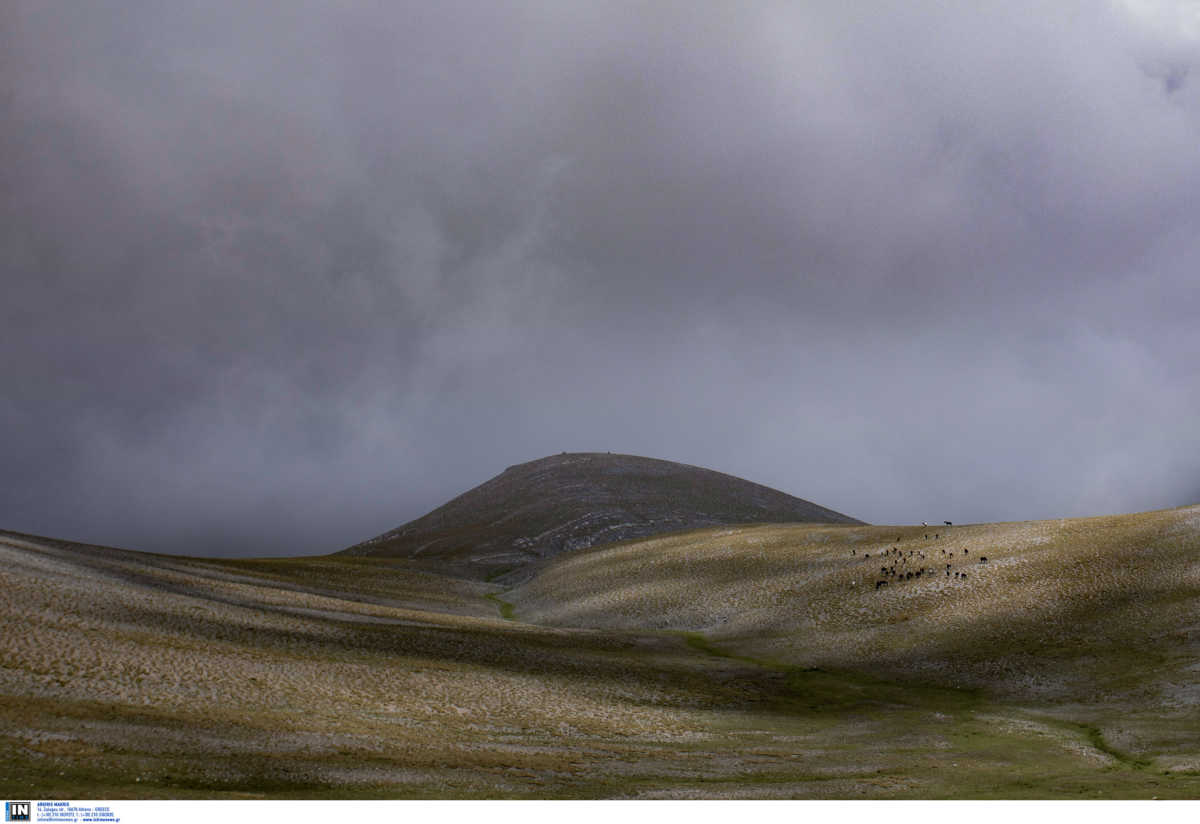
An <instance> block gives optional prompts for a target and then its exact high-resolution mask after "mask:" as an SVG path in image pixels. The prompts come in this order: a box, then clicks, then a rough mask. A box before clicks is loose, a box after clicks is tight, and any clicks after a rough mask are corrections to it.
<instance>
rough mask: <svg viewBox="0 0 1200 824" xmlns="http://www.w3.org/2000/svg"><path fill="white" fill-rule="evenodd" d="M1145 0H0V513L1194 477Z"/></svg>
mask: <svg viewBox="0 0 1200 824" xmlns="http://www.w3.org/2000/svg"><path fill="white" fill-rule="evenodd" d="M1156 9H1157V10H1156ZM1164 9H1165V10H1166V11H1164ZM1169 11H1170V7H1169V5H1161V6H1157V7H1153V8H1152V7H1149V6H1145V4H1141V5H1138V6H1125V5H1120V4H1104V3H1092V2H1077V3H1065V4H1060V5H1056V6H1054V7H1052V8H1045V7H1043V5H1042V4H1013V3H994V4H991V3H989V4H983V5H978V4H975V5H973V6H971V7H969V8H968V7H964V8H961V9H948V8H945V7H944V6H943V5H942V4H933V3H916V4H913V3H882V4H877V5H873V6H872V7H871V8H870V9H868V8H867V7H865V6H861V5H859V4H849V5H847V4H844V3H808V4H799V5H797V4H791V3H771V2H763V3H753V4H742V3H739V4H722V3H717V4H711V5H709V6H706V7H704V8H703V9H700V8H698V7H696V6H695V4H691V3H674V2H629V3H617V4H609V3H606V4H541V3H532V2H530V3H495V4H487V5H486V7H484V6H480V5H479V4H477V3H442V4H436V5H434V6H430V5H428V4H417V5H405V4H400V5H394V4H383V3H374V2H366V0H362V1H361V2H357V1H355V2H341V3H323V2H316V0H311V1H310V2H303V3H263V4H233V3H221V2H218V3H212V2H206V3H199V2H184V3H172V4H169V5H167V6H163V5H162V4H157V3H130V2H122V3H94V4H87V5H85V6H79V5H78V4H67V3H41V2H32V1H31V0H14V2H11V3H7V4H5V7H4V10H3V11H0V32H3V34H0V38H3V40H2V41H0V106H3V112H4V117H3V121H2V122H3V126H2V127H0V155H2V156H4V157H5V158H6V159H8V162H6V164H5V165H4V168H3V169H0V209H2V210H3V211H2V212H0V214H2V216H3V220H0V241H2V243H0V250H2V251H0V266H2V267H3V269H2V272H0V276H2V278H3V282H4V284H5V289H6V293H7V295H6V297H7V300H6V301H5V302H4V305H3V306H2V307H0V324H2V325H3V335H4V346H3V348H2V349H0V380H3V382H4V385H5V387H6V392H5V394H4V396H3V398H2V400H0V422H2V423H3V425H4V433H5V434H4V436H3V437H2V438H0V460H2V462H3V465H5V466H6V467H7V468H8V479H7V480H6V483H5V484H4V485H3V486H2V487H0V526H4V527H6V528H12V529H25V530H28V531H39V532H43V533H47V534H53V535H60V536H63V537H74V538H81V539H87V540H94V541H102V542H108V543H114V544H126V545H131V546H135V547H139V548H146V549H161V550H166V551H179V552H197V553H204V552H214V553H221V554H238V553H263V554H279V553H290V552H296V553H299V552H315V551H325V550H333V549H337V548H339V547H341V546H343V545H347V544H349V543H352V542H354V541H357V540H360V539H362V538H365V537H368V536H369V535H372V534H375V533H378V532H381V531H383V530H385V529H388V528H390V527H392V526H395V525H396V524H398V523H401V522H403V521H405V520H407V519H409V518H412V517H415V516H417V515H419V514H421V513H422V512H423V511H424V510H425V509H427V508H430V507H432V506H435V505H437V504H439V503H441V502H442V501H444V500H445V499H446V498H448V497H450V496H451V495H454V494H456V493H458V492H461V491H463V490H465V489H466V488H468V487H470V486H472V485H474V484H475V483H477V482H480V481H482V480H484V479H485V478H487V477H489V476H490V475H492V474H494V473H496V472H498V471H500V470H501V469H503V468H504V467H505V466H506V465H508V464H511V463H514V462H517V461H522V460H528V459H531V458H534V457H538V456H540V455H543V454H548V453H551V452H558V451H562V450H576V449H579V450H583V449H596V450H613V451H622V452H635V453H642V454H648V455H653V456H656V457H664V458H669V459H674V460H680V461H685V462H688V463H694V464H700V465H706V466H710V467H713V468H716V469H720V470H722V471H727V472H733V473H736V474H740V475H743V476H745V477H748V478H751V479H753V480H756V481H760V482H764V483H769V484H772V485H775V486H777V487H779V488H781V489H784V490H786V491H788V492H791V493H794V494H797V495H800V496H802V497H806V498H810V499H812V500H814V501H816V502H818V503H820V504H822V505H825V506H830V507H833V508H835V509H839V510H841V511H845V512H848V513H850V514H853V515H855V516H857V517H861V518H865V519H867V520H872V521H876V522H887V521H912V520H920V519H922V518H927V517H938V516H940V514H941V513H942V512H945V513H946V515H945V517H950V518H952V519H954V520H956V521H957V520H992V519H1017V518H1034V517H1056V516H1069V515H1080V514H1097V513H1101V512H1110V511H1120V510H1126V511H1127V510H1133V509H1144V508H1151V507H1158V506H1172V505H1178V504H1184V503H1193V502H1195V501H1194V499H1195V497H1196V494H1197V489H1198V488H1200V487H1197V483H1200V481H1198V480H1197V478H1198V477H1200V472H1198V470H1200V466H1198V465H1197V461H1196V460H1195V459H1194V458H1193V457H1192V456H1193V455H1195V454H1198V453H1197V450H1196V449H1195V448H1189V447H1194V446H1195V445H1196V435H1195V434H1194V426H1193V425H1192V423H1191V419H1192V415H1191V411H1192V410H1194V409H1195V408H1196V406H1197V401H1200V397H1197V396H1198V394H1200V380H1197V378H1198V377H1200V376H1198V375H1197V372H1196V367H1195V366H1194V365H1193V361H1194V358H1192V357H1191V354H1192V353H1194V352H1195V351H1197V345H1198V344H1200V340H1198V339H1197V333H1196V331H1195V324H1194V318H1195V316H1196V312H1195V311H1194V310H1195V309H1196V308H1197V307H1196V301H1197V298H1196V297H1195V295H1196V291H1195V289H1194V288H1193V286H1192V284H1193V282H1194V274H1193V270H1194V267H1193V266H1192V265H1191V263H1192V261H1194V260H1196V259H1197V252H1200V249H1197V242H1196V241H1195V238H1196V237H1200V233H1197V231H1196V230H1197V228H1200V227H1198V226H1197V219H1198V218H1200V211H1198V209H1197V202H1196V198H1195V195H1194V193H1195V192H1196V191H1200V186H1198V184H1200V141H1197V139H1196V138H1197V131H1198V130H1197V126H1198V122H1200V121H1198V118H1200V98H1198V97H1197V94H1200V92H1197V90H1196V86H1195V84H1194V83H1192V82H1191V67H1192V65H1193V63H1194V55H1195V46H1196V43H1197V38H1196V33H1195V32H1192V31H1190V30H1189V29H1188V28H1187V27H1186V26H1184V25H1181V24H1179V23H1178V21H1177V19H1176V18H1175V17H1173V16H1172V14H1170V13H1168V12H1169Z"/></svg>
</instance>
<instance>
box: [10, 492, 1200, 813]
mask: <svg viewBox="0 0 1200 824" xmlns="http://www.w3.org/2000/svg"><path fill="white" fill-rule="evenodd" d="M1198 520H1200V509H1191V510H1175V511H1171V512H1159V513H1147V514H1144V515H1135V516H1122V517H1117V518H1102V519H1090V520H1080V521H1061V522H1058V521H1056V522H1045V523H1032V524H997V525H980V526H968V527H954V528H952V529H951V530H949V532H948V534H947V531H946V530H944V529H941V528H939V529H938V530H937V531H938V532H940V533H941V536H940V537H939V538H937V539H934V538H932V537H931V538H930V539H928V540H926V539H925V538H924V537H923V536H924V534H925V531H924V530H922V529H914V528H904V529H896V528H881V527H865V526H847V527H832V526H823V527H813V526H794V527H787V526H763V527H745V528H737V529H728V528H725V529H712V530H706V531H701V532H699V533H690V534H687V535H674V536H670V537H665V538H658V539H653V540H646V541H641V542H637V543H631V544H625V545H617V546H610V547H607V548H600V549H593V550H587V551H579V552H576V553H572V554H568V555H563V556H560V557H559V558H557V559H555V560H553V561H551V562H550V563H549V565H548V566H547V567H546V568H545V569H543V570H542V571H541V575H540V576H539V577H538V578H536V579H535V580H533V581H531V582H529V583H528V584H526V585H524V586H522V587H520V588H518V589H515V590H506V589H505V588H504V587H503V586H502V585H500V584H495V583H492V584H488V583H485V582H481V581H478V580H465V579H459V578H454V577H450V576H446V575H438V574H435V573H432V572H430V571H429V570H428V569H427V568H426V569H418V568H415V567H413V566H411V565H410V563H409V562H407V561H402V560H397V559H388V558H356V557H350V556H344V555H339V556H331V557H324V558H292V559H272V560H215V559H198V558H179V557H174V556H162V555H150V554H145V553H137V552H127V551H122V550H115V549H107V548H102V547H91V546H82V545H78V544H71V543H67V542H62V541H53V540H49V539H44V538H37V537H33V536H22V535H16V534H13V533H0V794H4V795H6V796H7V797H34V798H80V797H84V798H96V797H108V798H136V797H152V798H176V797H199V798H225V797H273V798H288V797H293V798H294V797H299V798H315V797H362V798H412V797H418V798H507V797H527V798H609V797H619V798H661V797H673V798H759V797H764V798H950V797H957V798H1029V797H1032V798H1059V797H1063V798H1111V797H1130V798H1150V797H1153V796H1158V797H1160V798H1196V797H1200V719H1198V717H1197V713H1196V712H1195V705H1196V700H1197V694H1198V689H1197V679H1198V676H1200V673H1198V670H1197V667H1198V666H1200V663H1198V661H1200V655H1198V638H1200V619H1198V614H1197V597H1198V594H1200V582H1198V580H1197V571H1198V570H1197V560H1198V559H1197V555H1198V553H1197V549H1198V547H1197V533H1198V529H1197V527H1198V524H1197V521H1198ZM929 531H930V533H931V535H932V534H933V533H934V531H935V530H933V529H931V530H929ZM897 538H899V539H900V543H899V544H897V543H896V539H897ZM891 548H895V551H894V552H893V550H892V549H891ZM885 549H886V550H888V553H887V554H886V555H884V556H882V557H883V558H885V559H899V558H900V556H899V554H898V553H899V552H900V551H901V550H903V551H904V552H905V553H906V554H905V556H904V557H906V558H907V557H913V558H916V559H919V560H921V561H922V564H924V565H925V566H929V565H930V564H931V563H932V565H933V566H936V565H937V563H936V562H933V561H931V556H937V558H939V559H940V558H941V557H942V556H941V553H942V552H944V551H954V552H955V553H959V554H961V553H962V552H963V550H966V554H965V555H962V559H961V560H958V561H955V562H951V563H953V564H954V566H953V568H952V571H958V572H960V573H961V572H962V571H964V570H965V571H966V572H967V573H968V577H967V579H966V580H963V579H961V578H955V577H953V576H951V577H950V578H949V579H948V580H943V579H944V578H945V576H944V575H942V576H941V577H938V576H936V575H935V576H928V575H922V577H921V578H920V579H913V580H911V581H909V580H906V581H904V582H903V583H901V582H900V581H899V580H898V579H896V578H890V579H889V580H890V583H889V586H888V587H886V588H884V589H881V590H878V591H877V590H876V589H875V582H876V581H877V580H882V579H881V578H880V577H879V572H880V567H882V566H883V565H884V564H885V561H881V560H880V557H879V553H881V552H883V551H884V550H885ZM909 551H912V552H913V553H914V555H913V556H908V555H907V553H908V552H909ZM868 553H869V554H870V555H871V558H869V559H868V558H867V557H866V555H867V554H868ZM921 553H924V554H925V556H926V557H925V558H924V559H920V554H921ZM980 554H986V555H987V556H988V559H989V560H988V563H987V565H986V568H985V567H982V566H981V565H980V564H979V561H978V555H980ZM955 557H956V558H957V557H958V555H957V554H956V556H955ZM912 563H914V564H915V561H914V562H912ZM898 566H904V564H903V563H898ZM918 566H919V565H918Z"/></svg>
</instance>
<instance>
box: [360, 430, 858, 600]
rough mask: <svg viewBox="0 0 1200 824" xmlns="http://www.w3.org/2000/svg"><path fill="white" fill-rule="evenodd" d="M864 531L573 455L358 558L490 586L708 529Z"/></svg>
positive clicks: (794, 507)
mask: <svg viewBox="0 0 1200 824" xmlns="http://www.w3.org/2000/svg"><path fill="white" fill-rule="evenodd" d="M749 523H830V524H862V523H863V522H862V521H859V520H857V519H855V518H851V517H850V516H848V515H843V514H842V513H840V512H835V511H834V510H832V509H826V508H825V507H822V506H818V505H817V504H814V503H812V502H810V501H806V500H803V499H801V498H796V497H794V496H792V495H788V494H787V493H784V492H780V491H779V490H776V489H771V488H770V487H766V486H763V485H761V484H756V483H753V482H751V481H747V480H744V479H742V478H736V477H734V476H732V475H726V474H724V473H721V472H715V471H713V470H711V469H703V468H701V467H697V466H689V465H687V464H680V463H674V462H672V461H663V460H657V459H655V458H643V457H639V456H637V455H620V454H613V453H611V452H564V453H561V454H558V455H553V456H550V457H548V458H541V459H539V460H536V461H530V462H528V463H523V464H517V465H515V466H510V467H508V469H506V470H505V471H504V472H502V473H501V474H499V475H497V476H496V477H494V478H492V479H491V480H489V481H487V482H486V483H484V484H481V485H480V486H477V487H475V488H474V489H472V490H470V491H468V492H465V493H463V494H462V495H459V496H458V497H457V498H455V499H454V500H452V501H450V502H449V503H447V504H445V505H443V506H441V507H438V508H437V509H435V510H433V511H432V512H430V513H429V514H427V515H424V516H423V517H420V518H418V519H416V520H415V521H410V522H409V523H407V524H404V525H403V526H400V527H397V528H396V529H393V530H391V531H389V532H385V533H384V534H382V535H379V536H377V537H375V538H371V539H370V540H367V541H363V542H362V543H360V544H356V545H354V546H352V547H349V548H348V549H345V550H343V551H342V552H343V553H345V554H348V555H371V556H379V557H398V558H413V559H416V560H418V561H421V562H428V563H429V564H430V565H431V566H436V567H437V568H439V569H443V570H446V571H453V572H456V573H460V574H469V575H478V576H479V577H489V576H497V575H502V574H505V573H507V572H512V571H515V570H519V569H521V568H522V567H525V566H528V565H529V564H531V563H534V562H537V561H540V560H541V559H543V558H549V557H551V556H554V555H557V554H559V553H562V552H568V551H570V550H573V549H583V548H586V547H591V546H597V545H600V544H608V543H615V542H616V541H623V540H628V539H630V538H645V537H648V536H651V535H659V534H662V533H667V532H677V531H680V530H686V529H699V528H702V527H707V526H721V525H724V524H749Z"/></svg>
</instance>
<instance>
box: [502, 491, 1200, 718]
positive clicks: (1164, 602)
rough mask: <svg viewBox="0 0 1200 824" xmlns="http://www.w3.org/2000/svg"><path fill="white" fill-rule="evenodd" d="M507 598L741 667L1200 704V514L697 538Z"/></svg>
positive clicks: (724, 532) (569, 572) (561, 562)
mask: <svg viewBox="0 0 1200 824" xmlns="http://www.w3.org/2000/svg"><path fill="white" fill-rule="evenodd" d="M985 559H986V560H985ZM893 570H894V571H893ZM884 582H886V583H884ZM504 598H505V599H506V600H508V601H510V602H512V603H513V604H514V605H515V612H516V616H517V618H519V619H520V620H524V621H532V622H537V623H545V624H549V625H553V626H564V627H581V628H582V627H588V628H597V629H606V630H610V631H611V630H622V629H631V628H634V627H636V628H638V629H641V630H650V629H657V630H673V631H681V632H703V633H705V634H706V637H708V638H710V639H712V640H713V641H714V642H715V643H717V644H719V645H721V646H722V647H727V648H730V649H735V650H737V651H738V653H739V654H742V655H748V656H751V657H759V658H770V659H772V660H779V661H785V662H788V663H789V664H791V665H796V666H802V667H829V668H851V669H856V670H860V671H863V670H865V671H869V672H874V673H877V674H886V675H888V676H889V677H900V678H917V679H920V680H922V681H927V682H929V681H932V682H937V683H940V684H943V685H945V686H951V687H968V688H982V689H987V690H988V691H989V692H991V693H993V694H1004V695H1008V696H1010V697H1019V698H1020V699H1022V700H1038V701H1086V702H1095V701H1117V702H1130V703H1132V704H1140V703H1141V702H1146V703H1148V704H1149V705H1153V706H1155V707H1157V708H1158V709H1159V710H1160V712H1165V713H1167V714H1170V713H1172V712H1182V711H1186V710H1187V709H1188V708H1191V707H1194V706H1195V705H1196V703H1197V702H1200V506H1197V507H1186V508H1183V509H1174V510H1163V511H1158V512H1146V513H1139V514H1133V515H1117V516H1108V517H1100V518H1076V519H1063V520H1053V521H1031V522H1018V523H998V524H972V525H967V526H954V527H949V528H947V527H937V528H934V527H928V528H926V527H898V526H892V527H883V526H851V527H846V526H803V525H790V526H753V527H726V528H719V529H708V530H703V531H700V532H693V533H686V534H679V535H670V536H663V537H660V538H653V539H645V540H640V541H630V542H627V543H623V544H619V545H616V546H609V547H598V548H595V549H591V550H587V551H583V552H578V553H572V554H571V555H566V556H563V557H560V558H556V559H554V560H553V561H552V562H550V563H549V564H547V565H546V566H545V567H544V568H543V569H541V570H540V571H539V574H538V575H537V577H536V578H534V579H533V580H531V581H529V582H526V583H525V584H523V585H522V586H520V587H517V588H516V589H514V590H512V591H511V592H509V593H507V594H505V595H504Z"/></svg>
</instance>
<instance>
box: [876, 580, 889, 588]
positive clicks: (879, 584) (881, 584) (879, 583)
mask: <svg viewBox="0 0 1200 824" xmlns="http://www.w3.org/2000/svg"><path fill="white" fill-rule="evenodd" d="M885 586H887V581H876V582H875V589H879V588H880V587H885Z"/></svg>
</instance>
